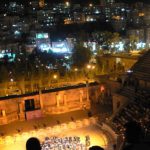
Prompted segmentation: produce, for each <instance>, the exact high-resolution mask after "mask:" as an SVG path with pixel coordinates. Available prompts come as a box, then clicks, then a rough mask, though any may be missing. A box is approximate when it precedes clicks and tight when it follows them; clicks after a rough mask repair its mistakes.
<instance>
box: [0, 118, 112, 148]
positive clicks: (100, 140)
mask: <svg viewBox="0 0 150 150" xmlns="http://www.w3.org/2000/svg"><path fill="white" fill-rule="evenodd" d="M30 137H37V138H39V140H40V142H41V143H43V142H44V145H43V148H42V150H47V149H46V147H47V145H46V143H47V141H48V140H52V139H55V142H54V141H53V143H52V142H51V150H57V149H58V150H63V148H62V147H61V146H60V143H58V139H61V143H62V144H64V143H63V142H62V141H63V140H64V139H65V140H66V139H68V142H69V140H70V139H72V140H71V141H72V142H71V144H70V145H71V146H72V147H71V148H65V149H66V150H67V149H70V150H77V149H78V150H87V149H88V147H89V146H92V145H99V146H101V147H103V148H105V150H112V145H113V143H114V139H113V137H112V135H111V134H110V133H108V132H107V131H104V130H102V129H101V128H100V126H99V125H98V118H97V117H90V118H84V119H81V120H74V121H70V122H67V123H62V124H57V125H54V126H47V127H45V128H44V127H43V128H39V129H33V130H30V131H26V132H20V133H15V134H10V135H9V134H8V135H6V136H3V137H0V149H1V150H25V144H26V141H27V139H28V138H30ZM73 139H78V142H77V141H75V142H73ZM56 140H57V142H56ZM54 143H55V144H54ZM57 143H58V144H57ZM69 143H70V142H69ZM58 145H59V148H57V147H58ZM49 149H50V148H49Z"/></svg>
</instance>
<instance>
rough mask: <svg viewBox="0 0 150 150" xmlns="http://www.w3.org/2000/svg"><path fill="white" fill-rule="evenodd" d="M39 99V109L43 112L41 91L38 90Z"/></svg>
mask: <svg viewBox="0 0 150 150" xmlns="http://www.w3.org/2000/svg"><path fill="white" fill-rule="evenodd" d="M39 99H40V106H41V109H42V110H43V99H42V91H41V90H40V89H39Z"/></svg>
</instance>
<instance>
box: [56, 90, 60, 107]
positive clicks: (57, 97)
mask: <svg viewBox="0 0 150 150" xmlns="http://www.w3.org/2000/svg"><path fill="white" fill-rule="evenodd" d="M56 106H57V107H59V106H60V104H59V94H58V93H57V94H56Z"/></svg>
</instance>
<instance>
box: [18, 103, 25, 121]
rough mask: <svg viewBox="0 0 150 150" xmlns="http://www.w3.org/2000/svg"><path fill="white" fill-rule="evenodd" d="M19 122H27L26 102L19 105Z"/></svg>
mask: <svg viewBox="0 0 150 150" xmlns="http://www.w3.org/2000/svg"><path fill="white" fill-rule="evenodd" d="M18 117H19V120H20V121H23V120H25V113H24V101H21V102H20V103H19V114H18Z"/></svg>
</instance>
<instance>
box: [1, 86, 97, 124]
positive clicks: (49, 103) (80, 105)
mask: <svg viewBox="0 0 150 150" xmlns="http://www.w3.org/2000/svg"><path fill="white" fill-rule="evenodd" d="M98 89H99V85H95V86H88V87H87V86H86V87H76V88H74V89H67V90H59V91H56V92H46V91H44V92H41V91H39V93H37V94H32V95H28V96H27V95H26V96H16V97H15V98H9V97H8V98H6V97H5V98H4V99H1V100H0V124H7V123H10V122H12V121H15V120H20V121H21V120H25V114H26V111H25V101H26V100H31V99H32V100H34V106H35V110H37V109H38V110H41V112H42V116H44V115H46V114H59V113H65V112H70V111H74V110H79V109H90V99H89V97H90V98H92V99H96V98H97V96H98V92H99V90H98ZM91 91H92V92H91ZM10 117H11V119H10Z"/></svg>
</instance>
